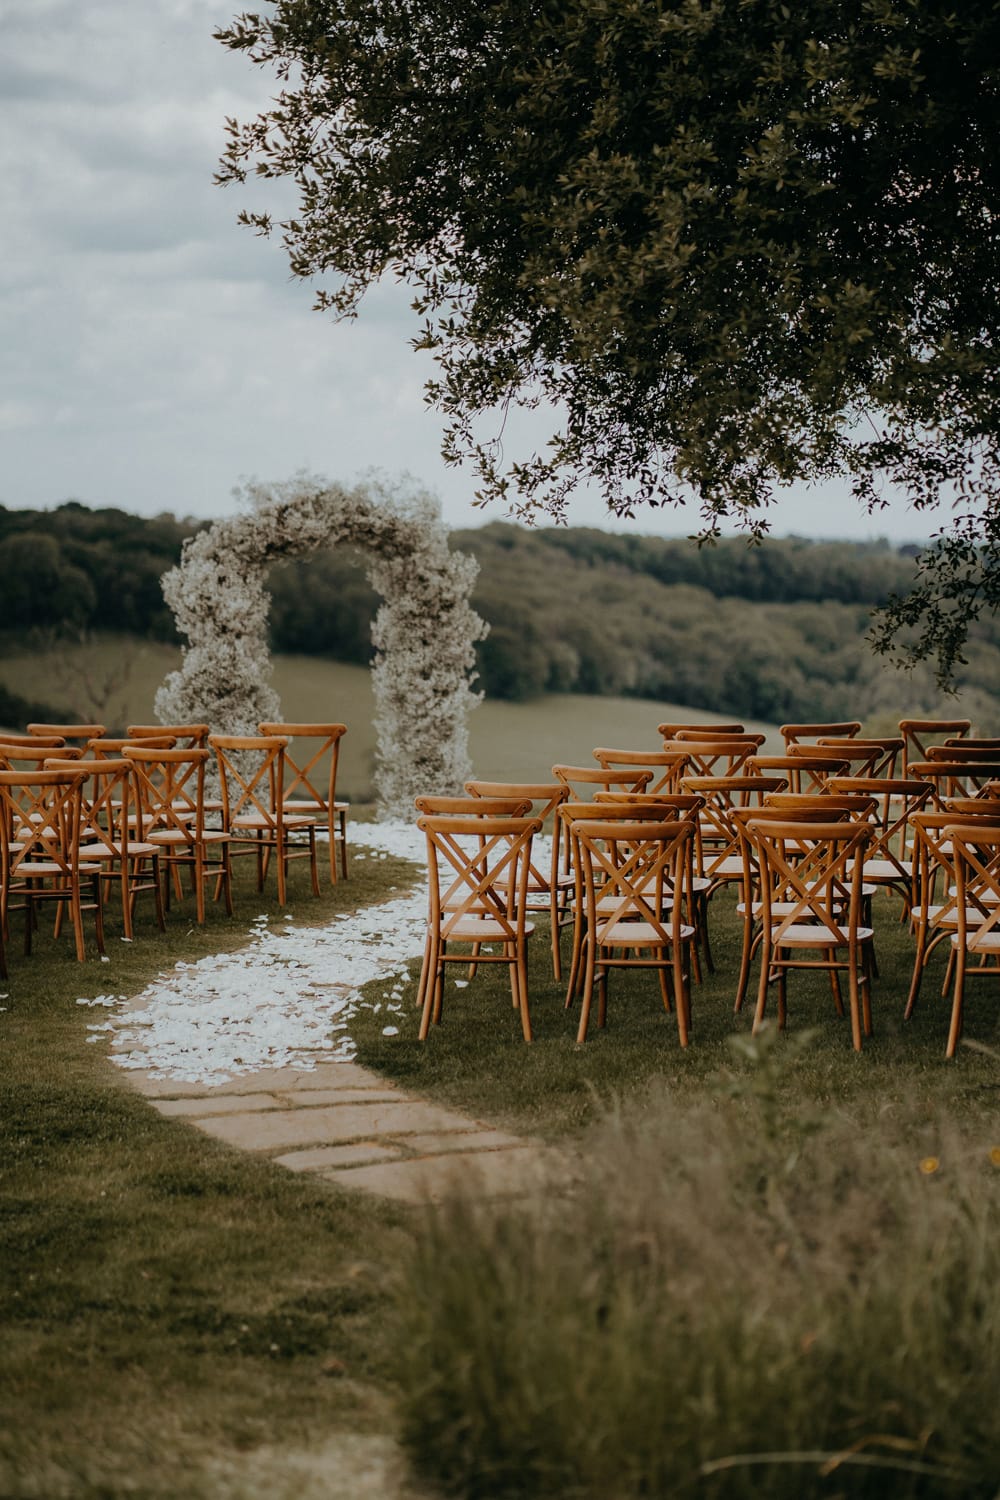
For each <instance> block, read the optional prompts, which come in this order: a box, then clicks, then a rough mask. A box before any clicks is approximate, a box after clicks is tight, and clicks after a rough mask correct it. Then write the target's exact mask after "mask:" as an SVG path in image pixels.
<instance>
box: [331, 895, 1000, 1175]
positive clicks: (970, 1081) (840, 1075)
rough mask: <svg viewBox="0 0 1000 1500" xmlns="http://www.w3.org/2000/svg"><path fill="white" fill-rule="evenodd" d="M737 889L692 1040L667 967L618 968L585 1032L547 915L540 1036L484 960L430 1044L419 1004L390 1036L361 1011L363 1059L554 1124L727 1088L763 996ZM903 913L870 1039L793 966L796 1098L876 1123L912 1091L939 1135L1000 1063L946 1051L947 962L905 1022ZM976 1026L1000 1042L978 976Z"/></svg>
mask: <svg viewBox="0 0 1000 1500" xmlns="http://www.w3.org/2000/svg"><path fill="white" fill-rule="evenodd" d="M732 905H733V898H732V897H727V896H726V895H725V894H722V893H720V894H719V895H718V896H717V897H716V898H715V899H714V900H713V902H712V908H711V930H712V944H713V950H714V954H715V960H716V972H715V974H714V975H706V977H705V982H704V983H703V984H701V985H695V986H694V987H693V992H692V1005H693V1032H692V1039H691V1045H690V1046H689V1047H688V1049H687V1050H686V1051H682V1049H681V1048H680V1046H679V1043H678V1039H677V1027H676V1023H675V1020H674V1018H673V1016H668V1015H666V1014H665V1013H664V1011H663V1008H662V1004H661V1002H660V999H659V992H658V989H657V985H656V981H655V978H654V976H653V975H634V976H627V977H626V976H623V975H621V974H612V975H611V978H610V981H609V988H608V996H609V998H608V1024H607V1028H606V1029H605V1030H604V1031H600V1030H599V1029H597V1027H596V1025H595V1024H594V1021H593V1020H592V1022H591V1029H590V1032H589V1034H588V1039H587V1041H586V1043H585V1044H584V1045H583V1046H582V1047H577V1045H576V1023H577V1017H578V1012H577V1011H576V1010H575V1009H574V1010H572V1011H567V1010H566V1009H565V1008H564V998H565V989H564V986H563V985H562V984H557V983H556V982H555V981H554V980H553V978H552V968H551V961H550V958H549V949H548V933H547V929H546V928H545V926H544V924H539V930H538V931H537V932H536V933H535V935H534V937H533V938H532V939H531V943H530V945H529V954H530V959H529V963H530V995H531V1016H532V1027H533V1030H534V1034H535V1040H534V1041H533V1043H532V1044H531V1045H530V1046H526V1045H525V1044H524V1042H523V1041H522V1040H521V1033H520V1024H519V1022H518V1020H517V1017H516V1014H515V1013H514V1012H513V1011H512V1008H511V1003H510V994H509V990H508V988H507V982H506V971H505V970H504V969H502V968H501V967H499V966H497V967H495V968H493V969H480V971H479V973H478V975H477V976H476V978H475V979H474V980H473V981H472V982H471V983H470V984H468V986H467V987H465V988H460V987H456V984H455V978H454V975H455V972H456V970H455V969H453V970H451V971H450V973H449V975H448V977H447V978H446V989H445V1005H444V1015H443V1020H442V1024H441V1025H440V1026H439V1027H436V1028H432V1030H431V1034H430V1036H429V1038H428V1040H427V1042H426V1043H424V1044H421V1043H420V1042H418V1041H417V1040H416V1018H414V1021H413V1025H412V1026H410V1027H405V1026H404V1027H401V1028H400V1034H399V1035H398V1036H395V1037H386V1036H383V1035H382V1030H381V1027H380V1026H379V1024H378V1019H379V1018H378V1015H377V1014H376V1013H375V1012H373V1011H371V1010H361V1011H359V1012H358V1014H357V1015H356V1016H355V1018H354V1020H353V1021H352V1025H351V1033H352V1036H353V1037H354V1040H355V1042H356V1044H357V1046H358V1055H359V1060H360V1061H361V1062H363V1063H365V1064H366V1065H367V1066H370V1067H374V1068H377V1069H378V1070H380V1071H381V1072H384V1073H386V1074H387V1075H389V1076H390V1077H392V1078H395V1079H398V1080H399V1081H400V1082H402V1083H404V1084H405V1085H406V1086H407V1087H408V1088H412V1089H414V1090H416V1091H417V1092H418V1093H422V1094H425V1095H427V1096H428V1097H432V1098H435V1099H439V1100H441V1101H442V1102H446V1103H448V1104H452V1105H454V1106H456V1107H458V1108H462V1109H465V1110H468V1111H471V1112H473V1113H475V1114H476V1115H477V1116H478V1117H480V1118H489V1119H493V1120H496V1121H497V1122H498V1123H502V1124H503V1125H505V1126H507V1127H510V1128H514V1129H520V1130H525V1131H529V1132H538V1133H540V1134H543V1135H546V1136H550V1137H557V1136H564V1135H566V1134H568V1133H571V1132H573V1131H575V1130H578V1129H580V1128H581V1127H583V1126H585V1125H587V1124H588V1123H590V1122H592V1121H593V1119H594V1118H595V1115H596V1114H597V1113H599V1112H600V1110H601V1108H602V1107H603V1105H604V1104H606V1103H607V1101H609V1100H610V1099H612V1098H622V1097H625V1098H627V1097H628V1096H629V1095H631V1094H633V1093H635V1092H637V1091H641V1090H643V1089H644V1088H645V1087H646V1085H647V1084H648V1083H649V1081H650V1080H651V1079H654V1078H655V1079H658V1080H660V1081H661V1084H662V1086H663V1087H664V1088H666V1089H667V1090H669V1091H670V1093H671V1094H672V1095H674V1096H675V1097H677V1098H678V1099H679V1100H681V1101H686V1102H688V1103H691V1104H694V1103H695V1102H697V1101H698V1100H699V1099H701V1098H703V1097H704V1095H705V1093H706V1092H708V1093H712V1092H714V1091H717V1090H718V1088H719V1087H720V1079H725V1078H726V1077H727V1076H728V1075H730V1074H731V1073H733V1072H734V1071H735V1072H736V1073H740V1072H741V1071H743V1072H746V1070H747V1068H748V1067H749V1064H747V1063H746V1062H745V1061H743V1062H741V1061H740V1060H739V1058H738V1057H735V1056H734V1054H733V1052H732V1049H731V1039H732V1038H733V1037H736V1038H744V1039H746V1038H748V1037H749V1034H750V1028H751V1022H752V1017H753V996H752V997H751V998H750V999H749V1000H748V1001H747V1004H746V1005H745V1006H744V1009H743V1011H742V1012H741V1013H740V1014H739V1015H738V1016H736V1015H734V1014H733V1009H732V1002H733V992H734V978H735V974H736V972H737V968H738V962H739V929H738V926H737V922H736V920H735V917H734V914H733V911H732ZM898 913H899V903H898V901H894V900H892V899H890V898H889V897H884V898H876V929H877V934H878V936H877V942H876V951H877V954H878V960H879V964H880V967H881V976H880V978H879V979H878V980H877V981H876V984H875V988H874V996H873V1011H874V1023H875V1036H874V1037H873V1038H872V1039H871V1040H866V1041H865V1045H864V1050H863V1052H862V1053H861V1054H860V1055H857V1054H855V1052H854V1051H853V1049H852V1047H851V1038H850V1030H849V1023H848V1021H847V1020H842V1019H840V1018H838V1017H837V1015H836V1013H835V1010H834V1007H833V1003H832V999H831V996H830V991H829V986H828V983H827V981H826V979H825V977H824V976H818V975H805V974H803V975H798V974H794V975H792V976H791V978H790V980H789V1030H788V1038H789V1040H791V1039H793V1038H794V1037H795V1036H796V1035H797V1034H798V1033H801V1032H802V1031H804V1030H808V1031H810V1032H813V1033H814V1040H813V1045H811V1046H810V1047H809V1049H808V1050H807V1051H806V1052H805V1053H804V1054H802V1055H801V1056H797V1058H796V1062H795V1066H794V1067H793V1068H790V1069H789V1070H788V1073H787V1076H786V1077H784V1079H783V1083H782V1087H783V1090H784V1100H783V1107H785V1108H786V1109H787V1110H789V1111H790V1112H794V1111H796V1110H798V1109H801V1108H807V1107H808V1108H812V1107H814V1106H815V1105H820V1106H823V1107H826V1108H829V1109H835V1108H839V1107H841V1106H844V1105H847V1106H849V1107H852V1108H853V1107H857V1108H860V1109H862V1110H866V1111H867V1112H868V1113H869V1114H870V1115H871V1117H872V1121H873V1127H872V1128H874V1129H876V1130H877V1129H878V1128H879V1127H878V1122H879V1119H880V1118H882V1117H884V1116H885V1115H886V1113H887V1112H891V1111H893V1110H896V1109H898V1108H901V1107H906V1108H907V1109H910V1110H912V1111H913V1114H914V1119H915V1121H917V1122H920V1121H922V1122H924V1123H923V1124H919V1125H918V1124H916V1123H915V1124H914V1129H918V1128H919V1129H920V1130H921V1131H922V1132H924V1133H925V1134H926V1136H927V1141H928V1142H932V1140H933V1133H934V1128H935V1121H936V1119H937V1118H938V1116H939V1113H940V1111H941V1109H942V1108H943V1107H944V1106H947V1107H948V1108H949V1109H954V1110H957V1111H959V1113H960V1114H961V1115H962V1116H964V1117H966V1118H969V1119H972V1118H977V1117H978V1118H988V1117H989V1116H990V1115H991V1114H993V1112H995V1110H996V1108H997V1105H998V1102H1000V1067H998V1065H997V1063H996V1062H995V1060H994V1059H992V1058H991V1057H989V1056H987V1055H985V1054H983V1053H982V1052H978V1051H975V1050H973V1049H972V1048H969V1047H963V1048H962V1049H961V1052H960V1056H959V1058H958V1060H957V1061H954V1062H950V1063H949V1062H947V1061H946V1059H945V1056H944V1049H945V1039H946V1035H947V1027H948V1013H949V1006H948V1005H947V1003H946V1002H944V1001H943V1000H942V999H941V996H940V983H941V977H942V969H941V967H940V966H939V965H934V964H932V967H931V968H930V969H929V970H928V973H927V974H926V976H925V978H924V982H923V987H922V991H921V1001H920V1003H919V1005H918V1008H917V1011H916V1014H915V1015H914V1017H913V1019H912V1021H910V1022H907V1023H904V1022H903V1019H902V1011H903V1001H904V998H905V995H906V991H907V987H908V985H909V979H910V972H911V966H912V952H913V944H912V940H911V938H910V936H909V933H908V930H907V928H906V927H905V926H903V925H901V924H900V923H899V921H898ZM566 946H568V943H567V941H566V939H564V948H565V947H566ZM416 973H417V970H416V966H414V968H413V975H412V980H411V985H410V987H409V989H408V990H407V992H406V994H405V995H404V1002H405V1001H406V1000H412V999H414V998H415V993H416V985H415V980H416ZM755 983H756V970H755V972H754V975H753V980H752V984H753V985H755ZM368 993H369V994H370V996H371V997H372V1000H373V1003H377V999H378V998H380V995H381V992H380V988H379V986H378V985H372V986H370V987H369V992H368ZM754 994H755V990H754ZM769 1003H773V1002H769ZM965 1035H966V1038H967V1039H971V1040H973V1041H976V1040H978V1041H979V1042H981V1043H986V1044H989V1045H992V1046H997V1045H998V1044H1000V1005H998V1003H997V994H996V989H995V987H994V986H993V985H992V984H989V983H986V982H985V981H983V982H977V983H974V984H971V985H969V986H968V993H967V1001H966V1028H965ZM998 1139H1000V1137H998ZM927 1149H930V1144H928V1147H927Z"/></svg>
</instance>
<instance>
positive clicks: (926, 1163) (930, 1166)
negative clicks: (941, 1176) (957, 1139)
mask: <svg viewBox="0 0 1000 1500" xmlns="http://www.w3.org/2000/svg"><path fill="white" fill-rule="evenodd" d="M940 1165H941V1162H940V1160H939V1158H938V1157H936V1156H925V1157H924V1159H923V1161H922V1162H921V1163H920V1170H921V1172H923V1174H924V1176H925V1177H930V1175H931V1173H932V1172H936V1171H937V1169H938V1167H939V1166H940Z"/></svg>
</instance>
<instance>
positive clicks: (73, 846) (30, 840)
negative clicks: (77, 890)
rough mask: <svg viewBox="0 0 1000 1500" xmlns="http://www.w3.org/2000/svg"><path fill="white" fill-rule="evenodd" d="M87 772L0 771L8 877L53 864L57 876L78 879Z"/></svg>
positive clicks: (0, 844)
mask: <svg viewBox="0 0 1000 1500" xmlns="http://www.w3.org/2000/svg"><path fill="white" fill-rule="evenodd" d="M83 779H84V776H83V773H82V772H79V771H77V770H76V769H75V767H74V769H72V770H56V771H33V772H29V773H24V772H20V771H0V848H2V850H3V868H4V872H5V880H6V881H8V882H11V883H13V882H14V881H16V880H20V879H28V878H30V877H31V872H32V867H33V866H36V865H39V864H45V865H54V866H55V873H56V878H57V879H58V878H63V879H65V880H75V879H76V877H77V874H78V871H79V865H80V856H79V848H80V806H81V787H82V784H83Z"/></svg>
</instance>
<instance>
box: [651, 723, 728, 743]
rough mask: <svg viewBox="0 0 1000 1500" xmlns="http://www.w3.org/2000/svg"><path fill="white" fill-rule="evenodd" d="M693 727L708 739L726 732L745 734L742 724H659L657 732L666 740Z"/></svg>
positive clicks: (715, 737) (719, 736)
mask: <svg viewBox="0 0 1000 1500" xmlns="http://www.w3.org/2000/svg"><path fill="white" fill-rule="evenodd" d="M689 729H693V730H695V731H697V732H698V733H699V734H701V733H703V734H704V735H705V738H706V739H720V738H721V737H722V735H725V734H745V733H746V729H745V728H744V726H743V725H742V724H705V723H701V724H657V726H656V732H657V734H659V735H661V736H662V737H663V739H665V740H673V739H676V738H677V735H678V734H680V733H681V732H682V731H686V730H689Z"/></svg>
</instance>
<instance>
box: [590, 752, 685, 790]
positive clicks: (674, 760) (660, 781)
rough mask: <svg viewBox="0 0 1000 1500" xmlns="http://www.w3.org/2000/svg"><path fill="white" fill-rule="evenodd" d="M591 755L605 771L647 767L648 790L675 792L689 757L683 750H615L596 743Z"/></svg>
mask: <svg viewBox="0 0 1000 1500" xmlns="http://www.w3.org/2000/svg"><path fill="white" fill-rule="evenodd" d="M593 756H594V759H595V760H596V761H597V762H598V763H599V764H600V765H601V766H603V768H604V769H605V771H628V770H631V769H632V768H633V767H635V768H636V769H638V770H641V769H642V768H643V767H646V768H647V769H648V770H649V771H651V772H652V775H651V777H650V779H649V782H648V783H647V786H646V790H647V791H648V792H665V791H678V790H679V783H680V778H681V777H682V776H683V774H684V771H685V770H686V768H687V765H688V762H689V760H690V756H689V754H688V752H687V751H686V750H615V749H612V748H609V747H608V746H606V745H600V746H598V748H597V749H596V750H594V752H593Z"/></svg>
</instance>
